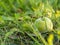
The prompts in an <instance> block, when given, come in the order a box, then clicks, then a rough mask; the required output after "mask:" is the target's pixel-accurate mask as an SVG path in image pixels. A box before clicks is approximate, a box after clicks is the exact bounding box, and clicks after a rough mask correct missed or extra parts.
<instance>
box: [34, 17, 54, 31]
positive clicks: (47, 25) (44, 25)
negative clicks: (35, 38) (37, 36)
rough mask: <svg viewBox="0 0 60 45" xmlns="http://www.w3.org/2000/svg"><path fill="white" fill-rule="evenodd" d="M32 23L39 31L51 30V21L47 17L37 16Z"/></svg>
mask: <svg viewBox="0 0 60 45" xmlns="http://www.w3.org/2000/svg"><path fill="white" fill-rule="evenodd" d="M34 25H35V26H36V27H37V28H38V30H39V31H40V32H46V31H51V30H53V23H52V21H51V20H50V19H49V18H47V17H43V18H39V19H37V20H36V21H35V23H34Z"/></svg>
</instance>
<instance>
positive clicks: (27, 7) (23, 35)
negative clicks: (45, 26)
mask: <svg viewBox="0 0 60 45" xmlns="http://www.w3.org/2000/svg"><path fill="white" fill-rule="evenodd" d="M43 17H48V18H50V19H51V20H52V22H53V26H54V27H53V30H54V31H52V32H40V31H39V30H38V28H36V27H35V25H34V22H35V21H36V20H37V19H38V18H43ZM59 31H60V0H0V45H50V44H49V43H48V41H47V39H48V37H49V35H50V34H53V35H54V37H53V38H54V39H53V40H52V43H53V45H60V42H59V41H60V32H59ZM50 38H51V37H50Z"/></svg>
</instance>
